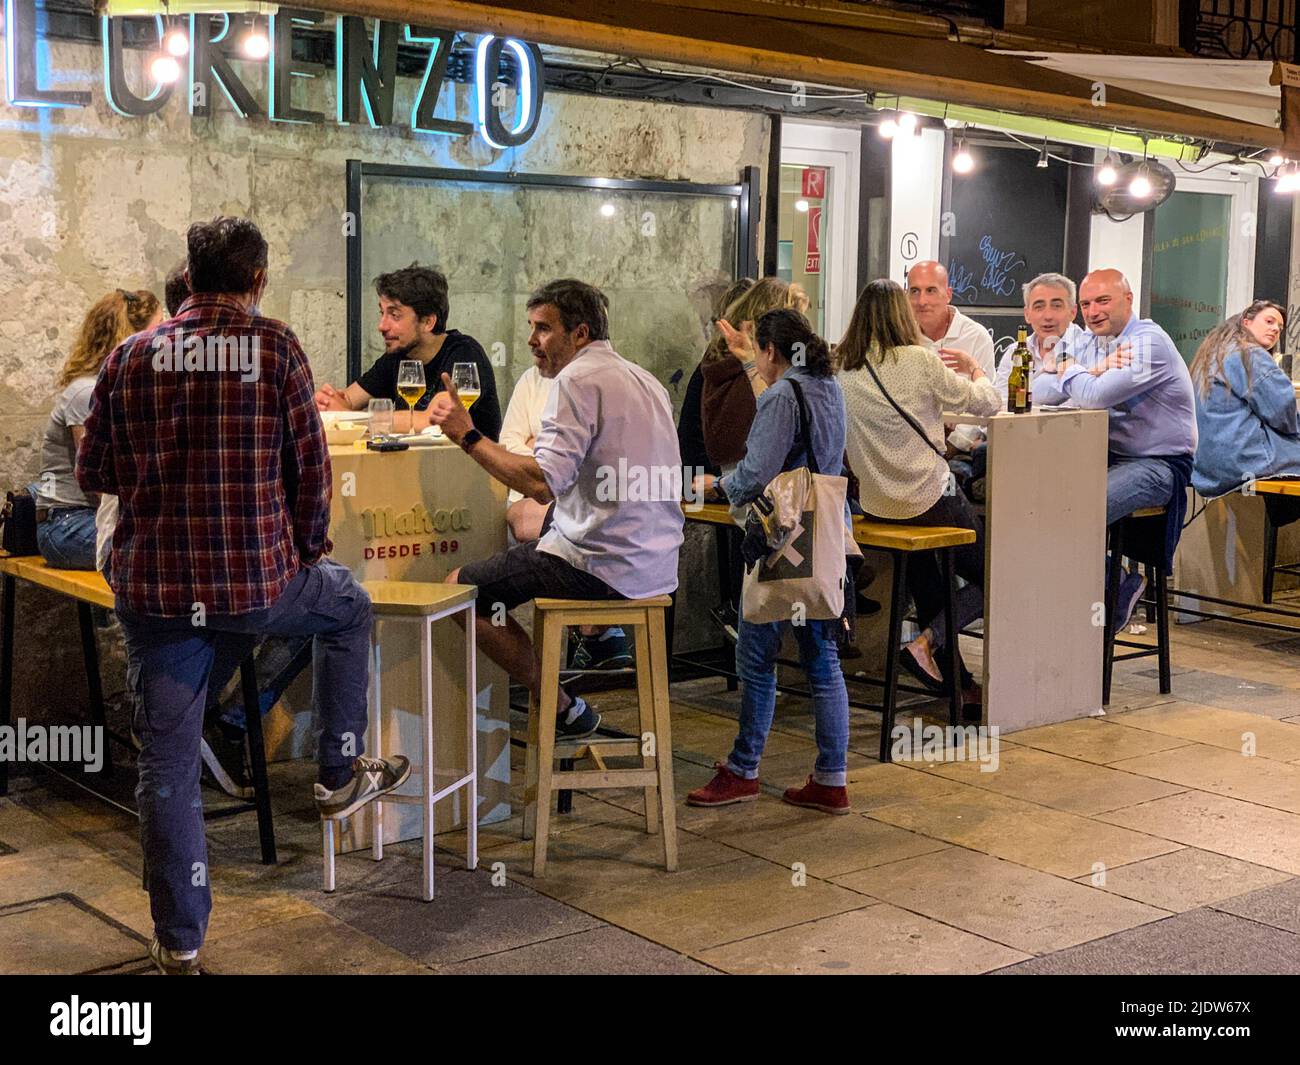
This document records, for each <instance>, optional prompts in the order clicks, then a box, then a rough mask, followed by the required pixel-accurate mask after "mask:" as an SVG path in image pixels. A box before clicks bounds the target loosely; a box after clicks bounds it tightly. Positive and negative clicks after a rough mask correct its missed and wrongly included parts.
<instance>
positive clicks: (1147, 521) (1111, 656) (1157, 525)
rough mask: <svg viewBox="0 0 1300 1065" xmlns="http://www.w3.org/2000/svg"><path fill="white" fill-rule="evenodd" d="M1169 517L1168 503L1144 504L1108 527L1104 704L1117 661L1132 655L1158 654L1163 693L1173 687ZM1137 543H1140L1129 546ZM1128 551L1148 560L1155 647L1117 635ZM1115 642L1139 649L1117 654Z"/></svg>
mask: <svg viewBox="0 0 1300 1065" xmlns="http://www.w3.org/2000/svg"><path fill="white" fill-rule="evenodd" d="M1168 520H1169V509H1168V508H1167V507H1142V508H1141V509H1140V510H1135V511H1134V512H1133V513H1132V514H1129V515H1128V516H1127V517H1124V518H1121V519H1120V520H1119V521H1117V522H1115V523H1114V524H1113V525H1111V526H1110V527H1109V528H1108V529H1107V530H1106V541H1107V549H1108V551H1109V552H1110V561H1109V563H1108V568H1107V570H1106V634H1105V643H1104V646H1103V649H1102V674H1101V702H1102V705H1103V706H1105V705H1107V704H1109V703H1110V682H1111V674H1112V672H1113V670H1114V666H1115V663H1116V662H1117V661H1118V662H1124V661H1127V660H1128V659H1131V658H1149V657H1151V656H1152V655H1155V656H1156V658H1157V660H1158V663H1159V670H1160V694H1161V695H1168V694H1169V692H1170V691H1171V689H1172V687H1173V685H1172V683H1171V682H1170V672H1169V594H1168V591H1169V575H1168V574H1167V573H1166V572H1165V565H1164V543H1165V525H1166V523H1167V522H1168ZM1134 544H1136V545H1137V546H1128V547H1126V545H1134ZM1126 552H1127V553H1128V555H1129V557H1131V558H1133V560H1134V561H1135V562H1136V563H1137V564H1139V565H1141V564H1145V565H1146V567H1147V574H1148V581H1149V583H1148V585H1147V591H1148V594H1150V596H1151V599H1149V600H1144V601H1145V602H1147V604H1148V609H1151V608H1154V610H1155V622H1156V646H1155V647H1149V646H1147V645H1146V644H1141V643H1134V642H1133V641H1131V640H1121V639H1118V631H1117V625H1116V622H1117V620H1118V619H1117V618H1116V616H1115V607H1116V601H1117V600H1118V599H1119V575H1120V572H1121V569H1122V565H1121V563H1122V560H1123V558H1124V557H1125V553H1126ZM1152 577H1154V580H1153V581H1152V580H1151V578H1152ZM1153 585H1154V588H1153ZM1116 646H1120V647H1136V648H1139V650H1138V651H1135V652H1133V653H1131V654H1123V655H1116V654H1115V648H1116Z"/></svg>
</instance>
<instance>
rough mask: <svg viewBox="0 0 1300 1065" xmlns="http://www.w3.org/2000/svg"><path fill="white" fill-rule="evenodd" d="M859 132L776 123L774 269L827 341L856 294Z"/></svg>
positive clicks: (840, 327) (835, 336)
mask: <svg viewBox="0 0 1300 1065" xmlns="http://www.w3.org/2000/svg"><path fill="white" fill-rule="evenodd" d="M860 136H861V135H860V133H859V131H858V129H857V127H852V128H842V127H839V126H829V125H818V124H813V123H802V122H787V123H784V124H783V125H782V127H781V174H780V182H781V184H780V189H781V206H780V213H779V216H778V224H777V240H778V244H777V274H778V276H780V277H782V278H784V279H785V280H786V281H790V282H792V283H794V284H797V285H799V286H800V287H802V288H803V290H804V292H805V293H806V294H807V296H808V310H807V312H806V313H807V315H808V320H809V321H810V322H811V323H812V326H813V328H814V329H816V330H817V332H818V333H820V334H821V335H822V336H824V337H825V338H826V339H827V340H829V341H830V342H831V343H837V342H838V341H839V339H840V337H841V336H842V335H843V333H844V329H845V326H847V325H848V321H849V315H850V314H851V313H852V311H853V301H854V300H855V299H856V298H857V272H858V271H857V265H858V171H859V158H860Z"/></svg>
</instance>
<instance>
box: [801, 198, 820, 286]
mask: <svg viewBox="0 0 1300 1065" xmlns="http://www.w3.org/2000/svg"><path fill="white" fill-rule="evenodd" d="M821 230H822V209H821V208H820V207H809V208H808V257H807V259H805V260H804V267H803V272H804V273H805V274H819V273H821V269H822V242H821Z"/></svg>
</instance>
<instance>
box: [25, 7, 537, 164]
mask: <svg viewBox="0 0 1300 1065" xmlns="http://www.w3.org/2000/svg"><path fill="white" fill-rule="evenodd" d="M325 19H326V15H325V14H324V12H321V11H311V10H306V9H300V8H286V7H282V8H280V9H279V10H278V11H277V12H276V13H275V14H273V15H271V16H270V18H269V23H270V26H269V30H270V32H269V34H268V36H269V38H270V44H271V50H270V54H269V55H268V56H267V60H266V62H267V76H266V84H267V105H266V107H265V108H263V107H262V105H261V104H260V103H259V102H258V100H257V99H256V98H255V97H254V95H253V93H252V92H251V91H250V90H249V88H248V86H247V85H246V84H245V83H244V82H243V80H241V79H240V77H239V75H238V74H237V73H236V72H235V69H234V67H233V66H232V65H231V62H232V60H244V61H247V57H245V56H243V55H241V54H240V53H239V51H238V47H237V45H236V43H235V41H234V40H233V36H234V35H233V34H232V33H231V28H232V25H233V22H232V20H231V17H230V16H229V15H228V14H223V13H217V14H211V15H190V16H189V18H188V23H189V41H190V49H189V78H188V82H189V111H190V114H192V115H207V114H209V113H210V112H211V101H212V93H213V91H214V90H215V89H220V90H221V92H222V93H223V94H224V95H225V97H226V99H227V100H228V101H229V102H230V105H231V107H233V108H234V110H235V112H236V113H237V114H238V115H239V116H240V117H241V118H254V117H259V118H260V117H263V116H265V117H267V118H269V119H270V120H271V121H272V122H293V123H304V124H310V123H320V122H324V121H325V117H326V116H325V115H324V113H323V112H320V111H312V110H310V109H307V108H304V107H297V106H294V103H293V86H294V83H295V79H298V78H310V77H314V76H315V75H314V74H312V73H311V72H310V71H309V70H306V69H300V68H298V67H296V65H295V62H294V59H293V41H294V33H295V31H298V32H301V30H302V29H303V28H304V27H309V26H319V25H321V24H322V23H323V22H325ZM152 21H153V25H154V29H155V32H156V33H157V36H158V45H159V48H160V49H161V48H162V43H163V35H164V32H165V29H166V27H165V25H164V22H163V18H162V16H161V15H155V16H153V17H152ZM100 22H101V40H102V45H103V66H104V74H103V78H104V94H105V96H106V97H107V99H108V103H109V105H110V106H111V107H112V108H113V110H115V111H117V112H118V113H119V114H121V115H125V116H127V117H132V118H138V117H141V116H144V115H151V114H154V113H155V112H157V111H160V110H161V109H162V108H163V107H164V106H165V105H166V104H167V102H168V100H169V99H170V98H171V95H172V90H173V89H174V88H175V85H176V84H177V83H175V82H163V81H160V80H157V79H153V86H152V88H151V89H150V90H149V92H148V93H147V95H144V96H140V95H138V94H137V93H136V92H135V90H133V89H132V88H131V87H130V86H129V85H128V84H127V80H126V72H125V64H124V62H123V59H124V47H123V44H124V42H123V34H122V30H123V22H124V20H123V19H120V18H108V17H107V16H105V17H103V18H102V19H101V20H100ZM4 34H5V67H6V70H7V71H8V77H7V79H6V85H5V97H6V99H7V100H8V102H9V104H10V106H12V107H38V108H40V107H44V108H49V107H63V108H67V107H87V106H89V105H90V102H91V94H90V92H88V91H87V90H85V89H51V88H45V87H42V85H41V78H40V76H39V74H38V69H37V58H36V57H37V47H38V44H39V38H40V33H39V30H38V27H37V16H36V0H4ZM399 35H400V40H399ZM454 37H455V33H454V32H453V31H451V30H438V29H429V28H426V27H421V26H416V25H412V24H410V23H407V24H405V25H401V26H399V25H398V24H397V23H393V22H376V23H375V32H374V36H373V38H372V37H371V36H370V35H369V34H367V33H366V24H365V21H364V20H363V19H361V18H359V17H357V16H354V15H343V16H340V17H339V18H337V19H336V20H335V24H334V40H335V65H334V76H335V100H336V108H335V114H334V116H333V117H334V119H335V121H337V122H338V123H339V124H340V125H351V124H359V123H361V122H366V123H368V124H369V125H370V126H371V127H372V128H374V129H378V128H380V127H382V126H390V125H393V124H394V107H393V96H394V91H395V89H396V87H397V48H398V44H399V43H404V44H407V45H411V44H415V45H427V46H428V49H429V53H428V58H427V60H426V62H425V67H424V74H423V77H422V78H421V80H420V85H419V88H418V89H417V90H416V93H415V99H414V102H413V103H412V105H411V112H410V117H409V125H410V128H411V129H412V130H416V131H418V132H420V133H435V134H443V135H449V136H464V135H465V134H468V133H472V132H473V131H474V129H475V126H476V125H477V128H478V132H479V135H480V136H481V137H482V138H483V139H484V140H485V141H487V142H488V143H489V144H490V145H492V146H493V147H494V148H509V147H513V146H515V145H519V144H523V143H524V142H525V141H527V140H528V139H529V138H530V137H531V136H532V135H533V132H534V131H535V130H536V129H537V123H538V119H539V118H540V117H541V109H542V93H543V78H542V53H541V50H540V49H539V48H538V47H537V46H536V45H534V44H527V43H525V42H523V41H518V40H515V39H513V38H500V37H495V36H493V35H491V34H487V35H485V36H483V37H481V38H479V40H478V43H477V44H476V45H475V49H474V64H473V76H474V118H475V120H476V121H475V122H465V121H460V120H457V119H452V118H443V117H441V116H437V115H435V114H434V109H435V108H436V107H437V105H438V101H439V99H440V98H441V96H442V89H443V85H444V83H445V82H446V78H447V60H448V57H449V53H450V51H451V44H452V40H453V38H454ZM505 52H509V53H510V55H511V57H512V58H513V60H514V65H515V68H516V70H517V71H518V82H517V85H516V101H517V103H516V106H515V114H514V115H510V116H506V117H503V116H502V113H501V97H500V94H499V93H498V89H499V87H500V82H499V81H498V76H499V73H500V70H501V58H502V55H503V53H505Z"/></svg>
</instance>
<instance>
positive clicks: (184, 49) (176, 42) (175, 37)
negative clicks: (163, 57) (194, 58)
mask: <svg viewBox="0 0 1300 1065" xmlns="http://www.w3.org/2000/svg"><path fill="white" fill-rule="evenodd" d="M163 48H164V49H165V50H166V52H167V54H168V55H174V56H176V57H178V58H179V57H180V56H183V55H189V52H190V38H189V36H188V35H187V34H186V32H185V31H184V30H169V31H168V33H167V36H165V37H164V38H163Z"/></svg>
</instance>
